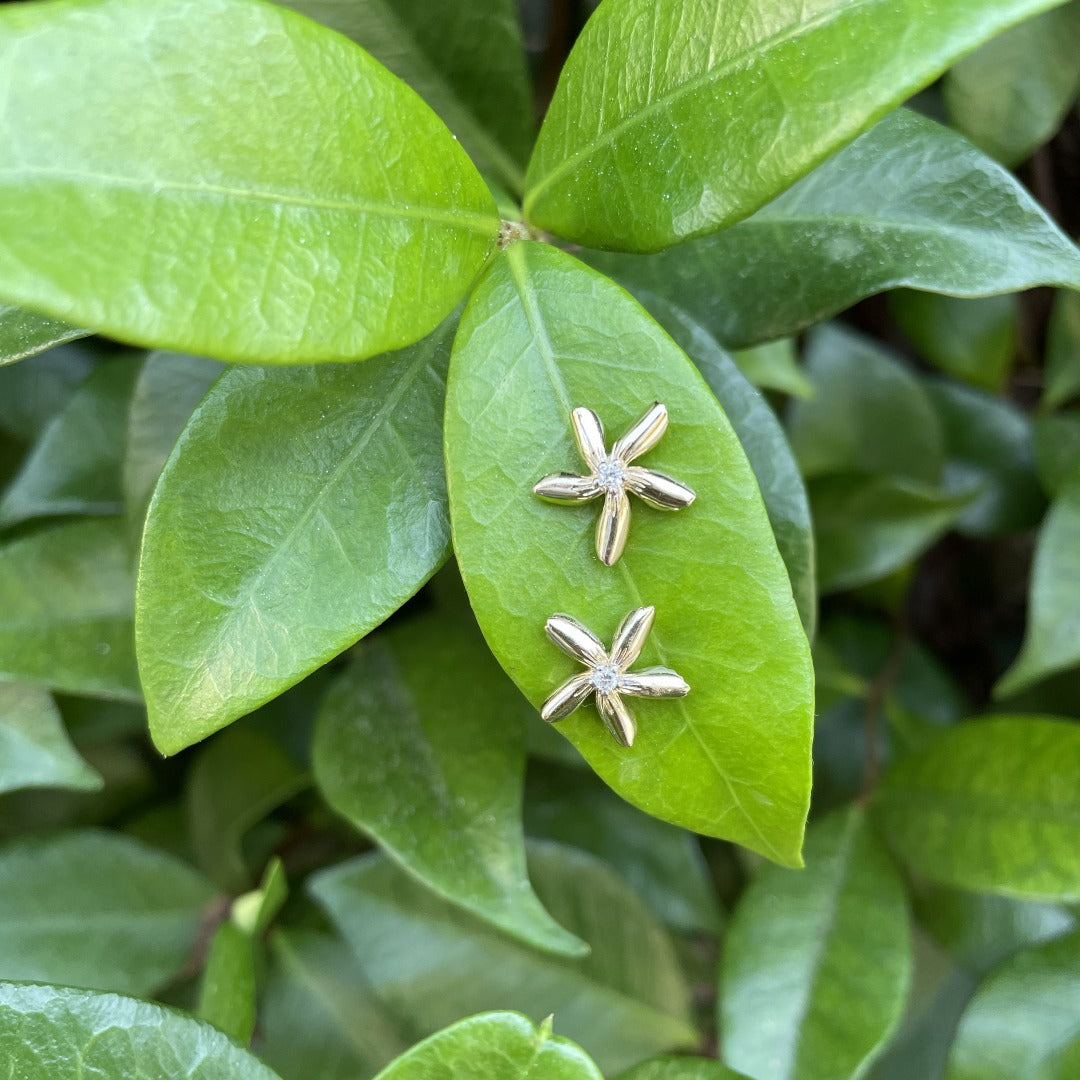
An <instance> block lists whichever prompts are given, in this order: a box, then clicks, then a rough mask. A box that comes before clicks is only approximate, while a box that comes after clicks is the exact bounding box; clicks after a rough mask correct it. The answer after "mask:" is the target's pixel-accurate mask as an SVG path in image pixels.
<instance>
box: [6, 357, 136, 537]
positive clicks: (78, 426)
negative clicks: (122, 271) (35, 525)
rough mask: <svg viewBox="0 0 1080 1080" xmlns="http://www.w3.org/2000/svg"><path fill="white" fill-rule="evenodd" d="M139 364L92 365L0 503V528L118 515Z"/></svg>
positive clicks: (120, 359)
mask: <svg viewBox="0 0 1080 1080" xmlns="http://www.w3.org/2000/svg"><path fill="white" fill-rule="evenodd" d="M141 362H142V357H141V356H122V357H117V358H116V359H112V360H107V361H106V362H105V363H102V364H100V365H98V367H96V368H95V369H94V371H93V372H92V374H91V375H90V376H89V377H88V378H87V379H86V381H85V382H83V383H82V384H81V385H80V386H79V387H78V389H77V390H75V392H74V393H73V394H72V395H71V397H70V398H69V399H68V402H67V404H66V405H65V406H64V407H63V408H62V409H61V410H60V411H59V412H58V413H57V414H56V415H55V416H54V417H53V418H52V419H51V420H50V421H49V423H48V425H47V426H46V427H45V430H44V431H43V432H42V433H41V436H40V438H39V439H38V440H37V442H36V443H35V445H34V447H33V449H32V450H31V451H30V453H29V455H28V456H27V457H26V459H25V461H24V462H23V465H22V468H21V469H20V470H19V472H18V474H17V475H16V476H15V478H14V479H13V480H12V481H11V484H10V486H9V487H8V488H7V490H6V491H5V492H4V494H3V498H2V499H0V527H6V526H9V525H14V524H16V523H18V522H20V521H26V520H27V519H28V518H34V517H50V516H58V515H62V514H84V515H92V514H118V513H120V511H121V510H122V509H123V492H122V490H121V481H120V469H121V464H122V461H123V455H124V443H125V439H126V433H127V418H128V406H129V404H130V402H131V393H132V390H133V388H134V385H135V378H136V376H137V375H138V373H139V366H140V364H141Z"/></svg>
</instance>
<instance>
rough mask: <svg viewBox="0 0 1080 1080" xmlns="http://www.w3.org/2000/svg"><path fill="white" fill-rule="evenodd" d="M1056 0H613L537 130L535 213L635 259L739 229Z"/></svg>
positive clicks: (529, 188)
mask: <svg viewBox="0 0 1080 1080" xmlns="http://www.w3.org/2000/svg"><path fill="white" fill-rule="evenodd" d="M1057 2H1060V0H1057ZM1053 6H1055V0H995V2H993V3H987V2H986V0H949V3H947V4H938V5H935V6H934V8H933V9H932V10H931V9H929V8H926V7H923V6H922V5H921V4H920V3H918V2H916V0H904V2H903V3H899V4H898V3H896V2H895V0H891V2H887V0H870V2H865V3H859V4H851V3H849V2H847V0H819V2H817V3H815V4H813V5H810V6H808V5H806V4H802V3H797V2H794V0H784V2H782V3H773V4H769V5H767V6H763V7H756V8H754V9H753V12H752V16H751V15H750V13H748V11H747V10H746V9H745V8H744V7H742V6H738V5H735V6H731V5H727V4H723V3H718V2H717V0H693V2H691V3H686V2H685V0H614V2H612V0H608V2H607V3H606V4H604V5H603V6H602V7H601V8H599V9H598V10H597V12H596V13H595V14H594V15H593V17H592V18H591V19H590V20H589V22H588V24H587V25H586V27H585V30H584V31H583V33H582V34H581V36H580V37H579V38H578V40H577V43H576V44H575V46H574V49H573V51H572V52H571V54H570V57H569V59H568V60H567V62H566V65H565V67H564V68H563V71H562V74H561V76H560V78H559V84H558V86H557V87H556V90H555V96H554V98H553V99H552V102H551V105H550V107H549V109H548V114H547V117H546V119H545V120H544V124H543V127H542V128H541V130H540V136H539V138H538V139H537V143H536V147H535V149H534V151H533V156H532V160H531V161H530V162H529V171H528V175H527V177H526V194H525V211H526V213H527V214H528V219H529V221H530V222H531V223H532V224H534V225H538V226H540V227H541V228H544V229H549V230H550V231H552V232H555V233H558V234H559V235H560V236H565V237H566V238H568V239H570V240H574V241H577V242H579V243H583V244H591V245H593V246H595V247H611V248H616V249H620V250H625V251H657V250H659V249H661V248H664V247H668V246H669V245H671V244H675V243H678V241H680V240H686V239H688V238H690V237H693V236H699V235H701V234H702V233H707V232H712V231H714V230H716V229H720V228H722V227H724V226H725V225H731V224H732V223H734V222H736V221H739V220H740V219H741V218H744V217H746V216H747V215H748V214H750V213H753V211H754V210H756V209H757V208H758V207H760V206H762V205H763V204H764V203H766V202H768V200H769V199H771V198H773V197H774V196H776V195H779V194H780V192H781V191H783V190H784V189H785V188H787V187H790V185H791V184H792V183H793V182H794V181H796V180H798V179H799V177H800V176H803V175H804V174H805V173H807V172H809V171H810V170H811V169H812V168H813V167H814V166H815V165H817V164H818V163H819V162H820V161H822V160H823V159H824V158H826V157H827V156H828V155H829V154H830V153H832V152H833V151H835V150H838V149H840V147H842V146H843V145H844V144H845V143H848V142H850V141H851V140H852V139H853V138H855V136H857V135H858V134H859V133H860V132H862V131H863V130H865V129H866V128H867V127H869V126H870V124H871V123H873V121H874V120H876V119H877V118H878V117H880V116H882V115H884V114H885V113H887V112H888V111H889V110H890V109H891V108H893V107H895V106H896V105H899V104H900V103H901V102H902V101H903V100H904V98H906V97H908V96H909V95H910V94H912V93H913V92H914V91H916V90H919V89H921V88H922V87H923V86H926V85H927V84H929V83H931V82H933V81H934V79H935V78H936V77H937V76H938V75H939V74H941V72H942V71H943V70H944V69H945V68H947V67H948V66H949V64H950V63H952V62H953V61H954V60H956V59H957V58H958V57H960V56H963V55H964V54H965V53H967V52H970V51H971V50H972V49H973V48H974V47H975V46H977V45H980V44H982V43H983V42H984V41H987V40H989V39H990V38H991V37H993V36H994V35H995V34H996V33H999V32H1000V31H1001V30H1003V29H1005V28H1006V27H1007V26H1010V25H1011V24H1013V23H1016V22H1019V21H1020V20H1021V19H1023V18H1025V17H1027V16H1029V15H1034V14H1036V13H1038V12H1040V11H1045V10H1046V9H1047V8H1049V7H1053ZM646 27H647V28H648V29H647V32H646ZM808 67H809V68H812V69H813V71H814V74H815V77H814V78H812V79H807V77H806V72H807V69H808ZM674 177H677V178H678V181H677V182H676V183H673V178H674Z"/></svg>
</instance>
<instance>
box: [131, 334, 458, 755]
mask: <svg viewBox="0 0 1080 1080" xmlns="http://www.w3.org/2000/svg"><path fill="white" fill-rule="evenodd" d="M449 344H450V343H449V328H444V329H442V330H440V331H439V333H438V334H436V335H433V336H432V337H429V338H427V339H426V340H425V341H423V342H421V343H419V344H418V345H415V346H413V347H411V348H409V349H403V350H401V351H400V352H397V353H391V354H389V355H387V356H384V357H380V358H378V359H377V360H372V361H370V362H368V363H366V364H351V365H348V366H342V367H338V366H335V367H321V368H319V367H314V368H312V367H308V368H283V369H267V368H234V369H232V370H230V371H229V372H227V373H226V374H225V375H224V376H223V377H222V378H221V379H219V380H218V382H217V383H216V384H215V385H214V387H213V389H212V390H211V391H210V393H208V394H207V396H206V397H205V398H204V399H203V401H202V404H201V405H200V406H199V407H198V409H197V410H196V411H195V414H194V416H193V417H192V418H191V421H190V423H188V425H187V427H186V428H185V429H184V432H183V434H182V435H181V437H180V440H179V442H178V443H177V444H176V448H175V449H174V451H173V453H172V456H171V457H170V458H169V461H168V464H167V465H166V466H165V471H164V472H163V473H162V476H161V480H160V481H159V483H158V486H157V489H156V490H155V493H154V498H153V500H152V502H151V504H150V511H149V514H148V517H147V522H146V531H145V534H144V536H143V546H142V556H141V559H140V563H139V586H138V598H137V601H136V615H135V618H136V636H137V641H138V652H139V671H140V674H141V676H142V682H143V689H144V692H145V694H146V700H147V708H148V710H149V715H150V732H151V735H152V736H153V738H154V742H155V743H156V745H157V746H158V748H159V749H160V750H162V752H164V753H167V754H173V753H176V752H177V751H178V750H182V749H183V748H184V747H185V746H190V745H191V744H192V743H194V742H198V740H199V739H203V738H205V737H206V736H207V735H209V734H211V733H212V732H214V731H216V730H218V729H219V728H221V727H224V726H225V725H226V724H229V723H231V722H232V721H233V720H235V719H236V718H237V717H239V716H243V715H244V714H245V713H247V712H250V711H251V710H252V709H254V708H256V707H257V706H259V705H262V704H263V703H264V702H266V701H269V700H270V699H271V698H274V697H276V696H277V695H278V694H280V693H281V692H282V691H283V690H285V689H287V688H288V687H290V686H292V685H294V684H295V683H297V682H299V681H300V680H301V679H302V678H303V677H304V676H305V675H307V674H309V673H310V672H312V671H314V670H315V669H316V668H318V667H320V666H321V665H322V664H324V663H326V661H327V660H329V659H330V658H331V657H333V656H336V655H337V654H338V653H339V652H341V651H342V650H343V649H345V648H347V647H348V646H349V645H351V644H352V643H353V642H355V641H356V640H358V639H359V638H361V637H363V636H364V634H366V633H367V632H368V631H369V630H371V629H373V628H374V627H375V626H377V625H378V624H379V623H380V622H382V620H383V619H385V618H386V617H387V616H388V615H390V614H391V613H392V612H393V611H395V610H396V609H397V608H398V607H400V606H401V604H403V603H404V602H405V601H406V600H407V599H408V598H409V597H410V596H412V594H413V593H414V592H416V590H417V589H418V588H420V586H421V585H422V584H423V583H424V582H425V581H426V580H427V579H428V578H429V577H430V576H431V574H432V573H434V571H435V570H436V569H437V568H438V566H439V565H440V564H441V563H442V562H443V560H444V559H445V558H446V553H447V547H448V541H449V535H448V534H449V527H448V523H447V515H446V486H445V485H446V482H445V478H444V473H443V463H442V454H441V442H440V440H441V426H442V425H441V414H442V405H443V394H444V384H443V380H444V377H445V372H446V364H447V359H448V353H449ZM343 581H347V582H348V583H349V584H348V588H342V582H343Z"/></svg>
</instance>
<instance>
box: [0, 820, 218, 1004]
mask: <svg viewBox="0 0 1080 1080" xmlns="http://www.w3.org/2000/svg"><path fill="white" fill-rule="evenodd" d="M213 895H214V893H213V889H212V888H211V887H210V884H209V883H208V882H207V881H205V880H204V879H203V878H202V877H200V876H199V875H198V874H196V873H195V871H194V870H192V869H191V868H190V867H188V866H186V865H185V864H184V863H182V862H180V861H179V860H178V859H174V858H173V857H172V856H170V855H166V854H164V853H163V852H160V851H155V850H153V849H152V848H148V847H145V846H144V845H143V844H140V843H136V841H134V840H130V839H128V838H127V837H124V836H120V835H119V834H117V833H112V832H99V831H97V830H95V829H83V830H78V831H72V832H66V833H59V834H56V835H55V836H50V837H46V838H43V839H37V838H23V839H20V840H16V841H12V842H9V843H8V844H6V845H4V846H3V847H0V977H2V978H4V979H14V980H24V979H25V980H30V981H34V982H54V983H64V984H66V985H68V986H86V987H91V988H93V989H97V990H120V991H124V992H126V993H132V994H147V993H149V992H150V991H151V990H154V989H155V988H156V987H158V986H160V985H161V984H162V983H163V982H165V981H166V980H167V979H169V978H171V977H172V976H173V975H175V974H176V973H177V972H178V971H179V970H180V969H181V968H182V967H183V965H184V962H185V961H186V960H187V958H188V955H189V953H190V952H191V950H192V948H193V947H194V944H195V937H196V934H197V932H198V928H199V921H200V918H201V916H202V909H203V908H204V906H205V905H206V904H207V903H208V902H209V901H210V900H211V899H212V897H213Z"/></svg>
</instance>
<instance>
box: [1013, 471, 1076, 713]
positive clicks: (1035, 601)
mask: <svg viewBox="0 0 1080 1080" xmlns="http://www.w3.org/2000/svg"><path fill="white" fill-rule="evenodd" d="M1077 663H1080V475H1078V476H1076V477H1074V478H1073V479H1071V480H1069V481H1068V482H1067V483H1066V484H1065V486H1064V487H1063V488H1062V489H1061V491H1060V493H1059V494H1058V496H1057V498H1055V499H1054V501H1053V503H1052V504H1051V506H1050V512H1049V513H1048V514H1047V515H1046V520H1045V521H1044V522H1043V525H1042V528H1041V529H1040V530H1039V538H1038V541H1037V543H1036V547H1035V565H1034V567H1033V569H1032V572H1031V584H1030V587H1029V595H1028V615H1027V630H1026V631H1025V633H1024V643H1023V645H1022V646H1021V649H1020V655H1019V656H1018V657H1017V658H1016V660H1015V661H1014V662H1013V665H1012V667H1010V668H1009V670H1008V671H1006V672H1005V674H1004V675H1003V676H1002V677H1001V680H1000V681H999V682H998V684H997V686H995V687H994V695H995V696H996V697H1004V696H1005V695H1007V694H1014V693H1016V692H1017V691H1018V690H1023V689H1025V688H1026V687H1028V686H1030V685H1031V684H1032V683H1035V682H1038V681H1039V680H1040V679H1045V678H1046V676H1048V675H1053V674H1055V673H1056V672H1058V671H1064V670H1065V669H1066V668H1070V667H1073V666H1075V665H1076V664H1077Z"/></svg>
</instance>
